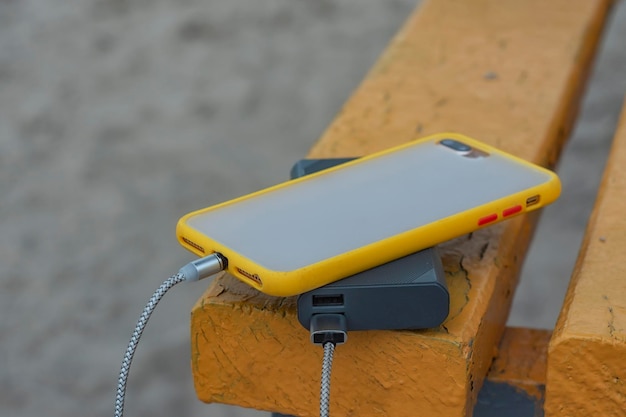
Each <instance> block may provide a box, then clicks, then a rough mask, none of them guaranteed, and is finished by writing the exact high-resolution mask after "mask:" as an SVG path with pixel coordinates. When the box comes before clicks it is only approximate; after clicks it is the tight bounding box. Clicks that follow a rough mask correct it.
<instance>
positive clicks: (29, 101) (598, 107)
mask: <svg viewBox="0 0 626 417" xmlns="http://www.w3.org/2000/svg"><path fill="white" fill-rule="evenodd" d="M415 3H416V1H415V0H386V1H374V0H343V1H340V2H339V1H337V2H333V1H327V0H316V1H310V0H309V1H305V0H289V1H287V0H275V1H270V0H261V1H245V0H229V1H216V0H202V1H201V0H80V1H78V0H39V1H35V0H0V196H1V199H0V230H1V233H0V415H2V416H3V417H12V416H20V417H26V416H33V417H34V416H65V417H71V416H84V415H94V416H104V415H111V414H112V412H113V400H114V392H115V387H116V380H117V373H118V371H119V363H120V360H121V358H122V354H123V351H124V349H125V347H126V344H127V341H128V338H129V336H130V332H131V330H132V328H133V327H134V325H135V320H136V319H137V317H138V315H139V313H140V312H141V309H142V308H143V306H144V304H145V302H146V301H147V299H148V298H149V296H150V294H151V293H152V291H154V289H155V288H156V287H157V286H158V285H159V284H160V283H161V282H162V281H163V280H164V279H165V278H167V277H168V276H169V275H171V274H172V273H174V272H175V271H177V270H178V268H179V267H180V266H181V265H182V264H184V263H185V262H187V261H188V260H190V259H192V257H191V256H190V254H188V253H186V252H185V251H184V250H183V249H181V248H180V247H179V246H178V244H177V242H176V239H175V237H174V226H175V223H176V221H177V220H178V218H179V217H180V216H181V215H182V214H184V213H186V212H188V211H191V210H194V209H197V208H200V207H203V206H207V205H210V204H213V203H216V202H219V201H222V200H225V199H227V198H230V197H235V196H238V195H241V194H244V193H247V192H250V191H253V190H257V189H259V188H261V187H264V186H267V185H271V184H274V183H277V182H280V181H282V180H284V179H286V178H287V176H288V172H289V168H290V167H291V165H292V163H293V162H294V161H295V160H297V159H299V158H301V157H303V156H304V155H305V153H306V151H307V149H308V148H309V147H310V146H311V144H312V143H313V142H314V141H315V140H316V139H317V137H318V136H319V134H320V133H321V132H322V131H323V130H324V128H325V126H326V125H327V124H328V123H329V122H330V120H331V119H332V117H333V116H334V114H335V113H336V112H337V111H338V109H339V108H340V106H341V105H342V103H343V102H344V100H345V99H346V98H347V97H348V96H349V94H350V93H351V92H352V90H353V89H354V88H355V87H356V85H357V84H358V83H359V82H360V80H361V79H362V77H363V75H364V74H365V72H366V71H367V70H368V68H369V67H370V66H371V65H372V63H373V62H374V61H375V59H376V58H377V56H378V55H379V54H380V52H381V51H382V49H383V48H384V46H385V45H386V44H387V42H388V41H389V38H390V37H391V36H392V35H393V34H394V33H395V32H396V31H397V29H398V28H399V27H400V25H401V24H402V22H403V21H404V20H405V18H406V16H407V15H408V13H409V12H410V11H411V10H412V9H413V7H414V5H415ZM625 6H626V4H625V3H624V2H619V3H618V4H617V5H616V7H615V9H614V13H613V16H612V19H611V21H610V24H609V27H608V31H607V36H606V37H605V42H604V44H603V48H602V50H601V53H600V55H599V59H598V61H597V64H596V67H595V70H594V77H593V80H592V81H591V83H590V85H589V87H590V88H589V90H588V94H587V97H586V100H585V103H584V106H583V108H582V114H581V116H582V117H581V118H580V123H579V125H578V127H577V129H576V132H575V134H574V136H573V138H572V140H571V142H570V144H569V146H568V149H567V152H566V155H565V158H564V159H563V162H562V164H561V166H560V173H561V175H562V176H563V181H564V193H563V196H562V198H561V200H560V201H559V203H558V204H556V205H554V206H552V207H551V208H549V209H547V210H546V211H545V213H544V216H543V218H542V221H541V224H540V226H539V232H538V234H537V235H536V238H535V242H534V249H533V251H532V254H531V256H530V257H529V258H528V263H527V267H526V269H525V272H524V277H523V278H522V282H521V284H520V288H519V291H518V294H517V296H516V299H515V305H514V309H513V312H512V315H511V318H510V323H511V324H514V325H524V326H532V327H544V328H551V327H552V326H553V324H554V321H555V320H556V314H557V313H558V310H559V308H560V305H561V300H562V297H563V293H564V291H565V288H566V285H567V282H568V279H569V275H570V272H571V269H572V266H573V263H574V260H575V258H576V254H577V251H578V245H579V242H580V238H581V235H582V231H583V230H584V227H585V224H586V219H587V216H588V214H589V212H590V209H591V205H592V202H593V200H594V198H595V193H596V187H597V183H598V182H599V179H600V176H601V172H602V168H603V165H604V160H605V157H606V153H607V150H608V146H609V144H610V140H611V137H612V133H613V130H614V127H615V123H616V121H617V117H618V113H619V109H620V107H621V102H622V98H623V93H624V91H625V89H626V77H625V76H624V75H625V74H626V7H625ZM206 285H207V283H205V282H202V283H198V284H195V285H186V286H180V287H177V288H176V289H175V290H173V291H172V292H171V293H170V294H168V295H167V296H166V297H165V299H164V300H163V302H162V304H160V305H159V307H158V308H157V310H156V312H155V314H154V316H153V318H152V321H151V323H150V324H149V326H148V328H147V330H146V332H145V334H144V339H143V340H142V343H141V344H140V345H139V350H138V354H137V358H136V361H135V363H134V366H133V370H132V373H131V378H130V386H129V391H128V394H129V395H128V398H127V409H126V410H127V413H126V415H128V416H204V415H206V416H216V417H220V416H221V417H224V416H228V415H233V416H235V415H241V413H243V411H242V410H241V409H238V408H235V407H227V406H220V405H206V404H202V403H200V402H198V401H197V400H196V399H195V395H194V392H193V387H192V381H191V373H190V369H189V353H188V350H189V341H188V317H189V310H190V307H191V305H192V304H193V302H194V301H195V300H196V299H197V297H198V296H199V294H200V293H201V292H202V291H203V290H204V289H205V288H206ZM252 413H253V412H249V414H250V415H251V414H252ZM257 414H260V413H258V412H257Z"/></svg>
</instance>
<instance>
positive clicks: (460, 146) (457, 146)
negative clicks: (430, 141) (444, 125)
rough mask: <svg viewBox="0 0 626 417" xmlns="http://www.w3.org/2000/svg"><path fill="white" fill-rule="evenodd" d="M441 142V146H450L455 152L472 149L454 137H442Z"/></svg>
mask: <svg viewBox="0 0 626 417" xmlns="http://www.w3.org/2000/svg"><path fill="white" fill-rule="evenodd" d="M439 143H441V144H442V145H443V146H445V147H447V148H450V149H452V150H454V151H457V152H469V151H471V150H472V147H471V146H468V145H466V144H464V143H462V142H459V141H456V140H454V139H444V140H442V141H441V142H439Z"/></svg>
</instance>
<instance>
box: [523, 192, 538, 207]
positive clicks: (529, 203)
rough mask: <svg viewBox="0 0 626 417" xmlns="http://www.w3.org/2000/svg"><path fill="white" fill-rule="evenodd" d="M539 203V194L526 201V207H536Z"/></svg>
mask: <svg viewBox="0 0 626 417" xmlns="http://www.w3.org/2000/svg"><path fill="white" fill-rule="evenodd" d="M538 202H539V194H537V195H534V196H532V197H528V198H527V199H526V207H530V206H534V205H535V204H537V203H538Z"/></svg>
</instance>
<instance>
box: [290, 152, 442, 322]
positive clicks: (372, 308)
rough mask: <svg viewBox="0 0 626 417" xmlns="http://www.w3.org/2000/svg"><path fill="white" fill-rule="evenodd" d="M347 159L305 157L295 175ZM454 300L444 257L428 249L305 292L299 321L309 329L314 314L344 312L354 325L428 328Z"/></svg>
mask: <svg viewBox="0 0 626 417" xmlns="http://www.w3.org/2000/svg"><path fill="white" fill-rule="evenodd" d="M347 161H350V159H345V158H342V159H304V160H301V161H299V162H297V163H296V164H295V165H294V167H293V168H292V170H291V177H292V178H297V177H300V176H303V175H307V174H310V173H313V172H317V171H319V170H322V169H326V168H330V167H332V166H334V165H337V164H340V163H344V162H347ZM449 304H450V296H449V293H448V288H447V286H446V282H445V273H444V271H443V267H442V265H441V258H440V257H439V255H438V253H437V250H436V248H428V249H424V250H422V251H420V252H416V253H413V254H411V255H408V256H405V257H403V258H400V259H397V260H394V261H391V262H388V263H386V264H383V265H380V266H378V267H375V268H372V269H369V270H367V271H364V272H361V273H358V274H355V275H352V276H350V277H348V278H344V279H342V280H339V281H336V282H333V283H331V284H328V285H326V286H323V287H320V288H317V289H315V290H312V291H309V292H306V293H304V294H301V295H300V296H299V297H298V320H299V321H300V324H302V326H304V328H306V329H307V330H308V329H309V327H310V320H311V317H312V316H313V315H315V314H322V313H339V314H343V315H344V316H345V317H346V322H347V329H348V330H391V329H424V328H431V327H436V326H439V325H440V324H441V323H443V321H444V320H445V319H446V317H447V316H448V313H449Z"/></svg>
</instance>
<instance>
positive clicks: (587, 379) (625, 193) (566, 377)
mask: <svg viewBox="0 0 626 417" xmlns="http://www.w3.org/2000/svg"><path fill="white" fill-rule="evenodd" d="M625 204H626V107H624V110H623V112H622V117H621V121H620V124H619V127H618V130H617V133H616V135H615V139H614V141H613V145H612V147H611V154H610V157H609V161H608V163H607V166H606V169H605V171H604V177H603V180H602V184H601V186H600V192H599V194H598V197H597V199H596V203H595V207H594V211H593V213H592V215H591V219H590V221H589V224H588V225H587V231H586V234H585V238H584V241H583V246H582V249H581V252H580V254H579V257H578V261H577V264H576V268H575V270H574V273H573V275H572V281H571V282H570V286H569V288H568V290H567V294H566V297H565V303H564V305H563V308H562V310H561V314H560V316H559V319H558V321H557V324H556V327H555V330H554V335H553V337H552V340H551V341H550V348H549V359H548V385H547V389H546V405H545V410H546V416H571V417H576V416H589V415H598V416H623V415H626V366H625V364H626V212H625V207H626V206H625Z"/></svg>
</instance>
